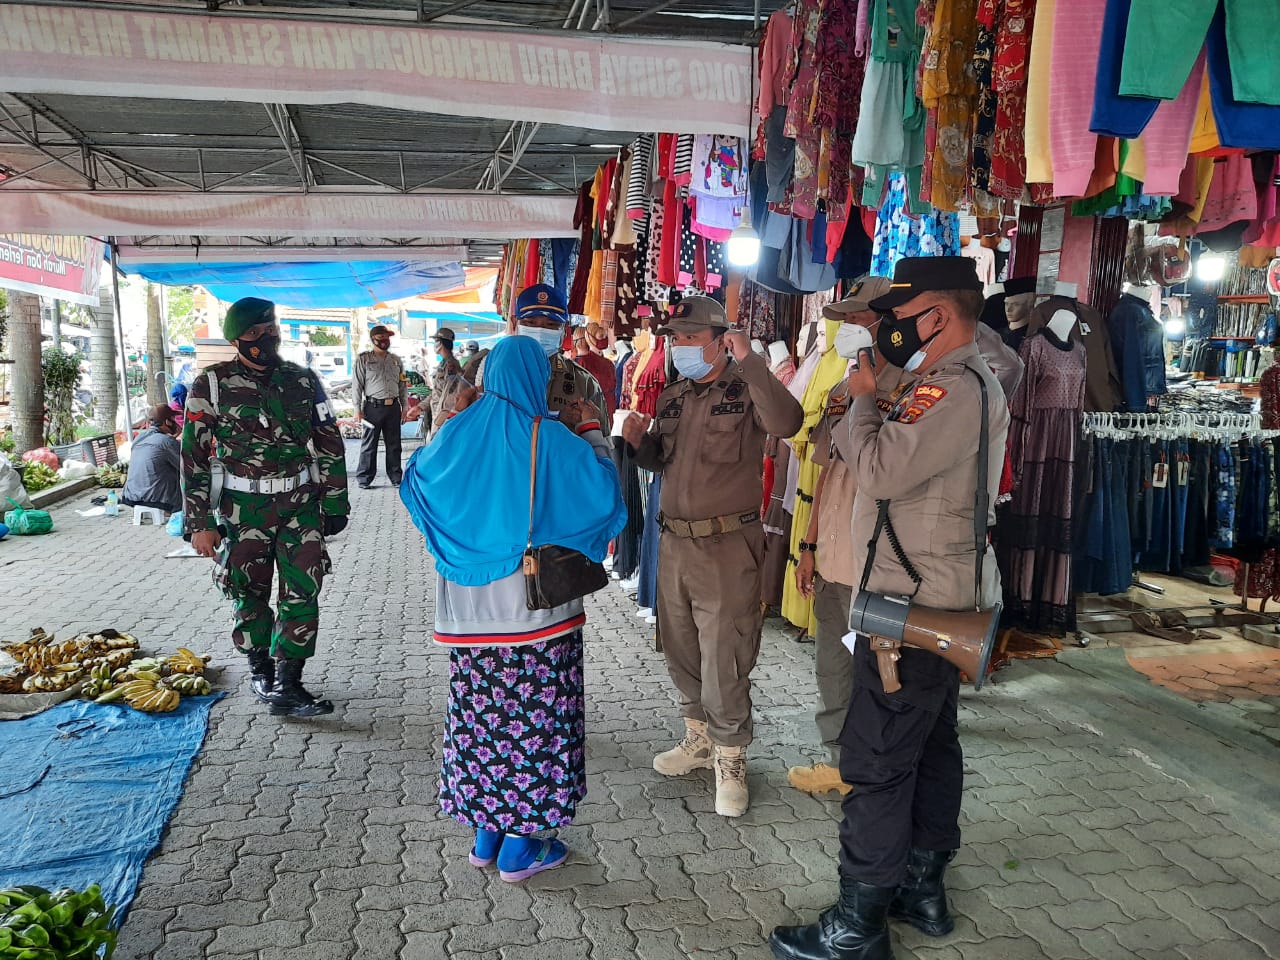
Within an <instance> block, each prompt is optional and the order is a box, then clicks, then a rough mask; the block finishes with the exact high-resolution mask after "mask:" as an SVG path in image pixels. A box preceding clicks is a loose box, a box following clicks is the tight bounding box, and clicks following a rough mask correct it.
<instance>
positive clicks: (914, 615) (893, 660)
mask: <svg viewBox="0 0 1280 960" xmlns="http://www.w3.org/2000/svg"><path fill="white" fill-rule="evenodd" d="M1003 606H1004V605H1003V604H1001V603H998V602H997V603H996V605H995V606H994V607H992V608H991V609H990V610H973V611H955V610H934V609H932V608H930V607H921V606H917V605H915V604H913V603H912V602H911V601H910V600H904V599H901V598H898V597H890V596H885V595H884V594H881V593H871V592H870V591H867V590H860V591H859V592H858V595H857V596H856V597H854V598H853V606H852V607H851V608H850V611H849V629H850V630H853V631H855V632H857V633H860V634H862V635H863V636H865V637H868V638H870V642H871V650H872V652H874V653H875V655H876V660H877V662H878V664H879V667H880V680H881V682H882V683H883V684H884V692H885V693H896V692H897V691H898V690H901V689H902V683H901V681H899V679H898V648H899V647H901V646H902V645H903V644H906V645H907V646H909V647H915V648H917V649H919V650H927V651H928V652H929V653H933V654H936V655H938V656H939V657H942V659H944V660H946V661H947V662H948V663H950V664H951V665H952V666H954V667H956V668H957V669H958V670H960V671H961V672H963V673H964V674H965V676H967V677H969V678H970V679H971V680H972V681H973V688H974V689H975V690H981V689H982V684H983V681H984V680H986V678H987V668H988V667H989V666H990V664H991V654H992V652H993V651H994V650H995V642H996V630H997V628H998V627H999V625H1000V611H1001V609H1002V608H1003Z"/></svg>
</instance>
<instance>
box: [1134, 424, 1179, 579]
mask: <svg viewBox="0 0 1280 960" xmlns="http://www.w3.org/2000/svg"><path fill="white" fill-rule="evenodd" d="M1147 449H1148V451H1149V453H1150V457H1151V461H1150V462H1151V473H1150V475H1149V476H1150V481H1149V482H1150V492H1149V495H1148V503H1149V504H1150V513H1149V516H1150V525H1149V526H1148V528H1147V529H1148V531H1149V533H1150V537H1149V539H1148V541H1147V548H1146V549H1145V550H1143V551H1142V558H1141V566H1142V569H1143V570H1150V571H1151V572H1152V573H1167V572H1168V571H1169V502H1170V499H1171V497H1170V493H1171V492H1172V491H1170V489H1169V484H1170V482H1171V474H1172V472H1173V471H1172V469H1171V468H1170V465H1169V442H1168V441H1167V440H1156V441H1153V442H1152V443H1150V444H1148V446H1147ZM1157 474H1159V475H1157Z"/></svg>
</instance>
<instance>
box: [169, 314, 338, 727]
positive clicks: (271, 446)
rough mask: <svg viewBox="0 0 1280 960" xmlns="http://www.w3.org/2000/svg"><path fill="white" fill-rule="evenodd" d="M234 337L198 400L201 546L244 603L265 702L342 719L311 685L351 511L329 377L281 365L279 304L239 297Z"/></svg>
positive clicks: (241, 621)
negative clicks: (274, 592) (307, 669)
mask: <svg viewBox="0 0 1280 960" xmlns="http://www.w3.org/2000/svg"><path fill="white" fill-rule="evenodd" d="M222 332H223V336H224V337H226V339H227V340H228V341H230V342H231V343H232V344H233V345H234V346H235V347H236V350H237V351H238V354H239V355H238V356H237V357H236V359H234V360H229V361H226V362H224V363H216V364H213V365H212V366H210V367H209V368H208V369H207V370H205V371H204V372H203V373H201V374H200V375H199V376H198V377H196V379H195V382H194V383H193V384H192V385H191V390H190V392H189V393H188V394H187V406H186V424H185V426H184V429H183V434H182V478H183V496H184V510H185V518H186V526H187V531H188V532H189V534H190V536H191V545H192V547H194V548H195V550H196V552H197V553H199V554H200V555H201V556H205V557H211V558H213V559H214V560H215V562H216V564H217V565H216V567H215V570H214V579H215V581H216V582H217V584H218V586H219V587H221V588H222V592H223V593H224V594H225V595H226V596H227V597H228V598H229V599H230V600H231V601H232V603H233V604H234V608H235V628H234V630H233V631H232V639H233V641H234V642H235V645H236V648H237V649H239V650H241V651H242V652H243V653H245V655H246V656H247V657H248V659H249V667H250V670H251V671H252V674H253V676H252V679H251V681H250V686H251V688H252V690H253V692H254V695H255V696H256V697H257V698H258V699H259V700H261V701H262V702H264V703H267V704H269V705H270V707H271V713H273V714H276V715H281V716H282V715H289V716H295V717H312V716H317V715H320V714H325V713H332V712H333V704H332V703H330V702H329V701H328V700H317V699H316V698H315V697H314V696H312V695H311V694H310V693H308V692H307V690H306V689H305V688H303V686H302V665H303V663H304V662H305V661H306V659H307V658H308V657H310V656H312V655H313V654H314V653H315V648H316V633H317V629H318V617H319V604H318V602H317V598H318V597H319V594H320V586H321V583H322V582H323V580H324V575H325V574H326V573H327V572H328V571H329V557H328V554H327V552H326V551H325V546H324V538H325V537H328V536H333V535H335V534H337V533H338V532H340V531H341V530H342V529H343V528H344V527H345V526H346V525H347V514H348V512H349V511H350V507H349V505H348V502H347V469H346V460H345V458H344V450H343V443H342V437H341V435H340V434H339V433H338V425H337V421H336V418H335V417H334V414H333V408H332V407H331V406H330V405H329V400H328V398H327V397H326V396H325V392H324V388H323V386H321V383H320V378H319V377H318V376H317V375H316V374H315V373H314V372H313V371H311V370H308V369H306V368H305V367H300V366H298V365H297V364H293V363H289V362H287V361H283V360H281V359H280V355H279V352H278V350H279V345H280V331H279V327H278V326H277V325H276V319H275V304H273V303H271V302H270V301H269V300H259V299H257V298H256V297H245V298H244V299H242V300H237V301H236V302H235V303H234V304H232V306H231V308H230V310H228V311H227V316H226V319H225V320H224V321H223V323H222ZM219 488H220V491H221V492H220V493H218V492H216V491H217V490H218V489H219ZM277 570H278V571H279V587H278V598H279V599H278V603H277V611H276V612H275V613H274V614H273V613H272V610H271V604H270V601H271V581H272V574H273V572H274V571H277Z"/></svg>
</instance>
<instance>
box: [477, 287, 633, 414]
mask: <svg viewBox="0 0 1280 960" xmlns="http://www.w3.org/2000/svg"><path fill="white" fill-rule="evenodd" d="M515 314H516V332H517V333H518V334H519V335H520V336H522V337H529V338H531V339H533V340H537V341H538V344H539V345H540V346H541V347H542V352H543V353H545V354H546V355H547V359H548V360H549V361H551V379H550V380H549V381H548V382H547V406H548V407H550V408H551V412H552V413H554V414H561V415H564V414H568V416H566V417H565V422H566V423H569V425H570V426H572V425H574V424H576V423H578V422H579V421H581V420H595V422H597V423H599V424H601V426H602V427H603V428H604V429H605V431H606V432H608V429H609V422H610V421H609V407H608V405H607V404H606V403H605V399H604V391H603V390H602V389H600V384H599V382H598V381H597V380H596V378H595V377H593V376H592V375H591V374H589V373H588V372H587V371H586V370H584V369H583V368H582V367H581V366H579V365H578V364H576V363H574V362H573V361H572V360H570V359H568V358H567V357H566V356H565V355H564V352H563V349H562V348H563V347H564V335H565V329H566V325H567V324H568V322H569V307H568V305H567V304H566V303H565V299H564V297H563V296H561V295H560V293H559V292H558V291H557V290H556V289H555V287H550V286H548V285H547V284H545V283H539V284H535V285H534V286H532V287H529V288H528V289H527V290H525V292H524V293H522V294H520V296H519V297H517V298H516V309H515ZM475 383H476V388H477V389H478V390H481V391H482V390H484V363H481V364H480V367H479V369H478V370H477V371H476V381H475ZM475 396H476V395H475V393H474V392H471V393H469V395H467V396H466V397H463V398H460V399H459V401H458V409H462V408H465V407H466V406H467V405H468V404H470V403H471V402H472V401H473V400H474V399H475ZM570 411H573V412H570Z"/></svg>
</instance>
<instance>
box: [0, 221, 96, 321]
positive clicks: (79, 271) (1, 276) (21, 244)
mask: <svg viewBox="0 0 1280 960" xmlns="http://www.w3.org/2000/svg"><path fill="white" fill-rule="evenodd" d="M103 246H104V245H103V243H102V241H101V240H94V239H93V238H92V237H51V236H44V235H41V234H35V233H0V287H6V288H7V289H9V290H20V291H22V292H23V293H34V294H38V295H39V296H42V297H53V298H54V299H56V300H68V301H70V302H71V303H83V304H85V305H87V306H97V304H98V278H99V277H100V276H101V274H102V253H103Z"/></svg>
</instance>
